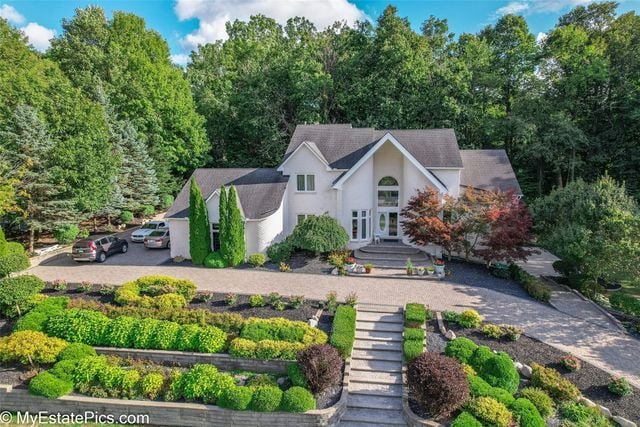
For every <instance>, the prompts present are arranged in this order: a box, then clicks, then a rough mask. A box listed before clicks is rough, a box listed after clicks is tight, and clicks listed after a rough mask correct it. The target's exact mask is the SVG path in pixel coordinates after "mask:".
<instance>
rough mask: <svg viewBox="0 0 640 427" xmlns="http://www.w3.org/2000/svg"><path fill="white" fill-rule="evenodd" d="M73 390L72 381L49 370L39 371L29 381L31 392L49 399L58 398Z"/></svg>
mask: <svg viewBox="0 0 640 427" xmlns="http://www.w3.org/2000/svg"><path fill="white" fill-rule="evenodd" d="M72 390H73V384H72V383H70V382H69V381H65V380H61V379H60V378H58V377H56V376H55V375H53V374H51V373H49V372H47V371H45V372H41V373H39V374H38V375H36V376H35V377H33V378H32V379H31V381H29V393H31V394H33V395H36V396H43V397H46V398H47V399H57V398H58V397H61V396H65V395H67V394H69V393H71V391H72Z"/></svg>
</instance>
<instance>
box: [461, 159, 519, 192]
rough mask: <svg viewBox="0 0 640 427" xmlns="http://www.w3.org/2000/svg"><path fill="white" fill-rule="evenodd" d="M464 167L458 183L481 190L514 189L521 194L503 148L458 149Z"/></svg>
mask: <svg viewBox="0 0 640 427" xmlns="http://www.w3.org/2000/svg"><path fill="white" fill-rule="evenodd" d="M460 155H461V156H462V163H463V164H464V168H463V169H462V174H461V176H460V185H461V186H463V187H472V188H477V189H481V190H494V191H495V190H500V191H508V190H514V191H515V192H516V193H517V194H522V190H521V189H520V184H518V179H517V178H516V174H515V173H514V172H513V168H512V167H511V163H510V162H509V158H508V157H507V153H506V152H505V151H504V150H460Z"/></svg>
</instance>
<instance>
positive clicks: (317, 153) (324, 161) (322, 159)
mask: <svg viewBox="0 0 640 427" xmlns="http://www.w3.org/2000/svg"><path fill="white" fill-rule="evenodd" d="M310 144H311V143H310V142H308V141H303V142H302V144H300V145H298V147H297V148H296V149H295V150H293V153H291V154H289V157H287V158H286V160H285V161H284V162H282V164H281V165H280V166H279V167H278V169H276V170H277V171H278V172H283V171H284V165H286V164H287V162H288V161H289V160H290V159H291V158H292V157H294V156H295V154H296V153H297V152H298V150H299V149H300V148H301V147H307V149H308V150H309V151H311V152H312V153H313V155H314V156H316V157H317V158H318V160H320V162H321V163H322V164H323V165H324V167H325V168H326V170H327V171H332V170H336V169H333V168H332V167H331V166H329V162H328V161H327V159H325V157H324V156H323V155H322V153H321V152H320V151H318V150H317V148H313V147H312V146H311V145H310ZM314 146H315V144H314Z"/></svg>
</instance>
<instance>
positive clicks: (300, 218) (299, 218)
mask: <svg viewBox="0 0 640 427" xmlns="http://www.w3.org/2000/svg"><path fill="white" fill-rule="evenodd" d="M308 216H311V214H298V215H296V224H300V223H301V222H302V221H304V220H305V219H307V217H308Z"/></svg>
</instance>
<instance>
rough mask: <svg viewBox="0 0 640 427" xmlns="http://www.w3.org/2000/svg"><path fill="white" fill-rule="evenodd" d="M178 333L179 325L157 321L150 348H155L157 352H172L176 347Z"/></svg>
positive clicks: (166, 321)
mask: <svg viewBox="0 0 640 427" xmlns="http://www.w3.org/2000/svg"><path fill="white" fill-rule="evenodd" d="M179 332H180V325H179V324H178V323H175V322H170V321H168V320H161V321H159V322H158V323H157V324H156V326H155V328H154V330H153V334H152V336H151V341H150V342H151V346H150V348H156V349H158V350H172V349H174V348H177V347H176V341H177V340H178V333H179Z"/></svg>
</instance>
